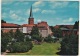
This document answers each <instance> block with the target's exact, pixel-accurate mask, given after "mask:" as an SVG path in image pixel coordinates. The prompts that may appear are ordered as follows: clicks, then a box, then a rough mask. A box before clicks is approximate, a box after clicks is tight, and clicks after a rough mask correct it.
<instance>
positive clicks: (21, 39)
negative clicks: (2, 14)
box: [14, 29, 25, 42]
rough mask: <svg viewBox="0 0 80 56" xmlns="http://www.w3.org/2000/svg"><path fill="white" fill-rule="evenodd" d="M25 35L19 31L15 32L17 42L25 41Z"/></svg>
mask: <svg viewBox="0 0 80 56" xmlns="http://www.w3.org/2000/svg"><path fill="white" fill-rule="evenodd" d="M24 36H25V35H24V34H23V33H22V32H21V31H20V30H19V29H17V30H16V32H15V37H14V38H15V39H16V40H17V42H23V41H24Z"/></svg>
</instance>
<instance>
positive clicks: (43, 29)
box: [1, 6, 52, 37]
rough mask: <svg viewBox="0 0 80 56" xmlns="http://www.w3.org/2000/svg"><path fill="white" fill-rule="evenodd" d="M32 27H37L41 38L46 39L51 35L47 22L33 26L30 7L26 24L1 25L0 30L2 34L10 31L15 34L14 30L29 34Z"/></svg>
mask: <svg viewBox="0 0 80 56" xmlns="http://www.w3.org/2000/svg"><path fill="white" fill-rule="evenodd" d="M33 26H37V27H38V29H39V32H40V35H41V36H42V37H47V36H48V35H50V34H51V33H52V32H51V29H50V28H49V25H48V24H47V22H45V21H41V22H38V23H37V24H34V18H33V14H32V6H31V8H30V16H29V18H28V24H23V25H17V24H13V23H1V29H2V30H3V32H9V31H10V30H13V32H15V31H16V29H19V30H20V31H22V32H23V33H24V34H30V33H31V30H32V28H33Z"/></svg>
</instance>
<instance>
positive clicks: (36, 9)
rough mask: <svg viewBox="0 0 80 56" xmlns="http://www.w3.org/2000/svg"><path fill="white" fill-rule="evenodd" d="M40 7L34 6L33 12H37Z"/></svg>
mask: <svg viewBox="0 0 80 56" xmlns="http://www.w3.org/2000/svg"><path fill="white" fill-rule="evenodd" d="M40 10H41V9H39V8H35V9H33V12H38V11H40Z"/></svg>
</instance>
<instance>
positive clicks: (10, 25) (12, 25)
mask: <svg viewBox="0 0 80 56" xmlns="http://www.w3.org/2000/svg"><path fill="white" fill-rule="evenodd" d="M1 27H19V25H17V24H13V23H1Z"/></svg>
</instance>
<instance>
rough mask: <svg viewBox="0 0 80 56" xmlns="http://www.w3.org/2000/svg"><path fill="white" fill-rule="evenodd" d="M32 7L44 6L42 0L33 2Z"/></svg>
mask: <svg viewBox="0 0 80 56" xmlns="http://www.w3.org/2000/svg"><path fill="white" fill-rule="evenodd" d="M33 6H34V7H39V6H44V3H43V2H42V1H37V2H35V3H34V4H33Z"/></svg>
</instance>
